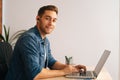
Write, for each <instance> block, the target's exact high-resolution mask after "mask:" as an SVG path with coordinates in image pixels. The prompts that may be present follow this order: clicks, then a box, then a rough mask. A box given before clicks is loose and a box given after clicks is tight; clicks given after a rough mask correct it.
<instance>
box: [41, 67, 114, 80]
mask: <svg viewBox="0 0 120 80" xmlns="http://www.w3.org/2000/svg"><path fill="white" fill-rule="evenodd" d="M87 69H88V70H93V67H88V68H87ZM42 80H85V79H71V78H65V77H64V76H62V77H55V78H48V79H42ZM86 80H87V79H86ZM94 80H112V78H111V76H110V74H109V73H108V71H107V70H106V69H105V68H103V69H102V71H101V72H100V74H99V75H98V77H97V79H94Z"/></svg>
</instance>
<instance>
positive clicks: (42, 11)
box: [38, 5, 58, 16]
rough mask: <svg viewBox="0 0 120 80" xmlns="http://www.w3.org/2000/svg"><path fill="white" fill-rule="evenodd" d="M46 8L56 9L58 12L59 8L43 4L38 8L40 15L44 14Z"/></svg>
mask: <svg viewBox="0 0 120 80" xmlns="http://www.w3.org/2000/svg"><path fill="white" fill-rule="evenodd" d="M46 10H51V11H55V12H56V14H58V8H57V7H56V6H54V5H47V6H43V7H41V8H40V9H39V10H38V16H42V15H43V14H44V12H45V11H46Z"/></svg>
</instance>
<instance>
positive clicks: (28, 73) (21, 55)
mask: <svg viewBox="0 0 120 80" xmlns="http://www.w3.org/2000/svg"><path fill="white" fill-rule="evenodd" d="M44 47H45V49H44ZM45 50H46V51H45ZM45 52H46V58H45ZM45 59H46V60H45ZM55 62H56V60H55V59H54V58H53V57H52V55H51V50H50V43H49V41H48V39H47V38H45V39H44V40H43V39H42V38H41V35H40V33H39V31H38V29H37V27H36V26H35V27H33V28H31V29H29V30H28V31H26V32H25V33H24V34H23V35H22V36H21V37H20V38H19V39H18V41H17V43H16V45H15V48H14V51H13V56H12V60H11V63H10V66H9V69H8V73H7V75H6V80H33V78H34V77H35V76H36V75H37V74H38V73H40V72H41V70H42V68H45V66H46V67H49V68H51V67H52V66H53V64H54V63H55Z"/></svg>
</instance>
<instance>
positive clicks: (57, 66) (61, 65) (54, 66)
mask: <svg viewBox="0 0 120 80" xmlns="http://www.w3.org/2000/svg"><path fill="white" fill-rule="evenodd" d="M66 66H67V65H66V64H62V63H60V62H55V64H54V65H53V66H52V69H55V70H61V69H64V68H65V67H66Z"/></svg>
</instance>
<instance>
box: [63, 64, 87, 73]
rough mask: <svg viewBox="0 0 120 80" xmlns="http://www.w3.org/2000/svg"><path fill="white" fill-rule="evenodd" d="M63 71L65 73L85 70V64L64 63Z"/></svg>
mask: <svg viewBox="0 0 120 80" xmlns="http://www.w3.org/2000/svg"><path fill="white" fill-rule="evenodd" d="M63 71H64V72H65V75H66V74H70V73H74V72H86V66H84V65H76V66H72V65H66V67H65V68H64V69H63Z"/></svg>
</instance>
